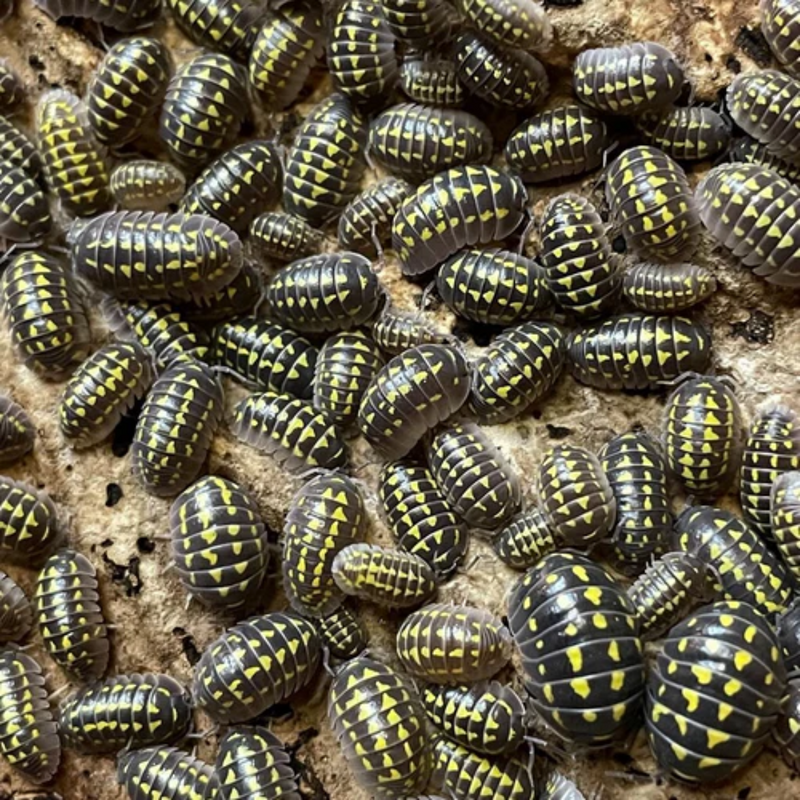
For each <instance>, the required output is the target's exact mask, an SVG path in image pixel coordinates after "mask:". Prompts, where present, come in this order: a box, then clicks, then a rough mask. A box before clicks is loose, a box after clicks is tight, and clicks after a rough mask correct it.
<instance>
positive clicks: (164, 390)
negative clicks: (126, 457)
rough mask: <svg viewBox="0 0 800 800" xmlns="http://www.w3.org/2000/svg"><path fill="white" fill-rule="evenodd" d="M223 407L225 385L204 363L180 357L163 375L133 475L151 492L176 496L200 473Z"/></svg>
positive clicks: (149, 404) (150, 400) (142, 425)
mask: <svg viewBox="0 0 800 800" xmlns="http://www.w3.org/2000/svg"><path fill="white" fill-rule="evenodd" d="M222 412H223V396H222V387H221V386H220V383H219V379H218V378H217V376H216V375H215V374H214V373H213V371H212V370H211V368H210V367H207V366H206V365H205V364H201V363H200V362H198V361H191V360H190V361H186V362H177V363H176V364H174V365H173V366H171V367H170V368H169V369H167V370H165V371H164V372H163V373H162V374H161V375H160V376H159V377H158V379H157V380H156V381H155V383H154V384H153V386H152V388H151V389H150V393H149V394H148V395H147V398H146V399H145V401H144V406H143V408H142V413H141V415H140V416H139V420H138V422H137V423H136V431H135V433H134V439H133V446H132V448H131V461H132V464H133V472H134V475H135V476H136V477H137V479H138V481H139V483H140V485H141V486H142V487H143V488H144V489H145V491H146V492H148V493H149V494H152V495H155V496H156V497H174V496H175V495H177V494H179V493H180V492H182V491H183V490H184V489H185V488H186V487H187V486H188V485H189V484H190V483H191V482H192V481H193V480H194V479H195V478H196V477H197V475H198V473H199V472H200V470H201V469H202V467H203V463H204V462H205V459H206V455H207V454H208V448H209V447H210V446H211V439H212V438H213V436H214V433H215V432H216V430H217V427H218V426H219V423H220V421H221V420H222Z"/></svg>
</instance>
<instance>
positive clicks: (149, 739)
mask: <svg viewBox="0 0 800 800" xmlns="http://www.w3.org/2000/svg"><path fill="white" fill-rule="evenodd" d="M58 723H59V730H60V731H61V736H62V738H63V740H64V746H65V747H69V748H70V749H72V750H77V751H78V752H79V753H92V754H95V753H114V752H116V751H118V750H122V749H123V748H126V747H127V748H130V749H131V750H135V749H137V748H140V747H149V746H151V745H155V744H169V743H171V742H175V741H177V740H178V739H181V738H183V736H184V735H185V734H186V733H188V731H189V729H190V728H191V725H192V707H191V697H190V695H189V692H188V691H187V690H186V688H185V687H184V686H183V685H182V684H180V683H178V681H176V680H175V679H174V678H172V677H170V676H169V675H160V674H152V673H146V674H142V675H140V674H138V673H133V674H131V675H115V676H114V677H113V678H108V679H107V680H105V681H103V682H102V683H99V684H95V685H94V686H89V687H86V688H84V689H81V690H80V691H78V692H77V693H76V694H73V695H72V696H71V697H68V698H67V699H66V700H65V701H64V702H63V703H62V704H61V708H60V709H59V719H58Z"/></svg>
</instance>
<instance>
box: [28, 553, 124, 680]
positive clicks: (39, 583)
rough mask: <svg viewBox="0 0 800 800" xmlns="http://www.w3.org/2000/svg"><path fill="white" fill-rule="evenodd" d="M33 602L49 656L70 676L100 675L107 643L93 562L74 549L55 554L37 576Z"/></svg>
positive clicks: (72, 677) (104, 668)
mask: <svg viewBox="0 0 800 800" xmlns="http://www.w3.org/2000/svg"><path fill="white" fill-rule="evenodd" d="M34 602H35V606H36V617H37V620H38V624H39V631H40V632H41V634H42V639H43V640H44V646H45V649H46V650H47V652H48V654H49V655H50V657H51V658H52V659H53V661H55V662H56V664H58V665H59V666H60V667H61V668H62V669H63V670H64V672H66V673H67V675H68V676H69V677H70V679H71V680H74V681H79V682H81V683H84V682H92V681H96V680H98V679H99V678H101V677H102V676H103V673H104V672H105V671H106V667H107V666H108V659H109V650H110V644H109V641H108V628H107V627H106V623H105V619H104V618H103V610H102V608H101V607H100V595H99V593H98V588H97V571H96V570H95V568H94V564H92V562H91V561H89V559H88V558H86V556H84V555H83V554H82V553H78V552H77V551H75V550H70V549H67V548H64V549H62V550H59V551H58V552H57V553H54V554H53V555H52V556H50V558H48V559H47V561H46V562H45V564H44V566H43V567H42V571H41V572H40V573H39V577H38V578H37V580H36V596H35V601H34Z"/></svg>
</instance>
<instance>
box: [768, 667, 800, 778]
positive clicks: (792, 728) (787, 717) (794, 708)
mask: <svg viewBox="0 0 800 800" xmlns="http://www.w3.org/2000/svg"><path fill="white" fill-rule="evenodd" d="M787 692H788V698H787V700H786V702H785V705H784V707H783V710H782V711H781V715H780V717H779V718H778V722H777V724H776V725H775V729H774V731H773V735H774V737H775V741H776V743H777V745H778V750H779V752H780V754H781V757H782V758H783V760H784V761H785V762H786V763H787V764H788V765H789V766H790V767H791V768H792V769H793V770H796V769H797V765H798V764H800V735H799V734H800V682H799V681H797V679H796V678H795V680H790V681H789V683H788V685H787Z"/></svg>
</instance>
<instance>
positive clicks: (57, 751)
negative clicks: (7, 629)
mask: <svg viewBox="0 0 800 800" xmlns="http://www.w3.org/2000/svg"><path fill="white" fill-rule="evenodd" d="M0 753H2V754H3V755H4V756H5V757H6V758H7V759H8V762H9V764H11V766H12V767H14V769H16V770H18V771H19V772H20V773H22V775H24V776H25V778H26V779H27V780H29V781H31V783H36V784H40V783H47V782H48V781H49V780H50V779H51V778H52V777H53V775H55V773H56V770H57V769H58V764H59V762H60V761H61V741H60V739H59V738H58V726H57V725H56V723H55V720H54V719H53V714H52V712H51V711H50V703H49V702H48V699H47V690H46V689H45V687H44V676H43V675H42V670H41V667H40V666H39V665H38V664H37V663H36V661H34V660H33V659H32V658H31V657H30V656H28V655H25V653H22V652H18V651H17V650H14V649H11V648H6V649H3V650H0Z"/></svg>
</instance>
